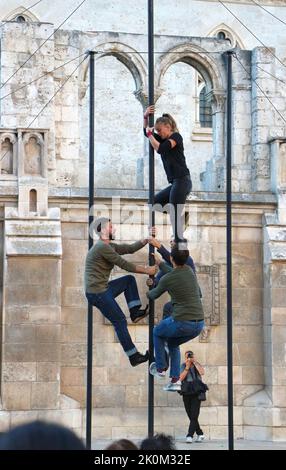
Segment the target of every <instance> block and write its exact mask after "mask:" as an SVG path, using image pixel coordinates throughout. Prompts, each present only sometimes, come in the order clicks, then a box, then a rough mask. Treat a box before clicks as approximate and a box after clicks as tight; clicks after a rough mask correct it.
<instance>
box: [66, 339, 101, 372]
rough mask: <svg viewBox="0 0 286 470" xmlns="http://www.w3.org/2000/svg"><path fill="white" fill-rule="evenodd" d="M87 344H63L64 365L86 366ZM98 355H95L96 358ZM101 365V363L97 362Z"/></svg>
mask: <svg viewBox="0 0 286 470" xmlns="http://www.w3.org/2000/svg"><path fill="white" fill-rule="evenodd" d="M86 350H87V348H86V345H85V344H76V343H73V344H63V345H62V346H61V364H62V366H85V365H86ZM96 357H97V355H95V358H96ZM95 365H99V364H95ZM102 365H103V364H102Z"/></svg>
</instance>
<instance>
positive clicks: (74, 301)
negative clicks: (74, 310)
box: [63, 287, 87, 307]
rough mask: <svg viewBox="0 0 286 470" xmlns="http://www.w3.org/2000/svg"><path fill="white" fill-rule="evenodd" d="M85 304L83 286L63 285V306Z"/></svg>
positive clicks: (81, 305)
mask: <svg viewBox="0 0 286 470" xmlns="http://www.w3.org/2000/svg"><path fill="white" fill-rule="evenodd" d="M84 305H86V306H87V300H86V297H85V294H84V291H83V287H64V288H63V306H64V307H83V306H84Z"/></svg>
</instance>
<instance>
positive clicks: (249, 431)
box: [243, 426, 273, 441]
mask: <svg viewBox="0 0 286 470" xmlns="http://www.w3.org/2000/svg"><path fill="white" fill-rule="evenodd" d="M243 434H244V439H246V440H249V441H271V440H272V437H273V431H272V428H271V427H266V426H263V427H262V426H244V427H243Z"/></svg>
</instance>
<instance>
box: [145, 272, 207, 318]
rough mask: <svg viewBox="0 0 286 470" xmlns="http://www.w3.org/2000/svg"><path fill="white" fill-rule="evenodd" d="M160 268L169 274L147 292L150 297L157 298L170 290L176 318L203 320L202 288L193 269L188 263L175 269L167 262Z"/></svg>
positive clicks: (173, 314)
mask: <svg viewBox="0 0 286 470" xmlns="http://www.w3.org/2000/svg"><path fill="white" fill-rule="evenodd" d="M160 269H161V270H162V271H163V272H164V273H167V274H165V276H163V277H162V278H161V279H160V281H159V284H158V285H157V287H155V288H154V289H152V290H150V291H149V292H148V293H147V296H148V297H149V299H153V300H154V299H157V298H158V297H160V296H161V295H162V294H163V293H164V292H169V294H170V296H171V302H172V304H173V307H174V311H173V313H172V316H173V318H174V319H175V320H181V321H185V320H203V318H204V311H203V306H202V302H201V298H200V290H199V285H198V281H197V278H196V276H195V274H194V272H193V270H192V269H191V268H190V267H189V266H187V265H184V266H182V267H179V268H174V269H173V268H171V267H170V266H168V265H167V264H166V263H161V264H160Z"/></svg>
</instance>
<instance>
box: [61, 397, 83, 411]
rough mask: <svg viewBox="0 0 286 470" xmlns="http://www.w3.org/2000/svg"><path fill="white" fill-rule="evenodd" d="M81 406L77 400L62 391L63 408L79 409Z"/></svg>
mask: <svg viewBox="0 0 286 470" xmlns="http://www.w3.org/2000/svg"><path fill="white" fill-rule="evenodd" d="M79 408H80V404H79V403H78V402H77V401H76V400H74V399H73V398H70V397H68V396H67V395H64V394H63V393H61V396H60V409H61V410H77V409H79Z"/></svg>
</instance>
